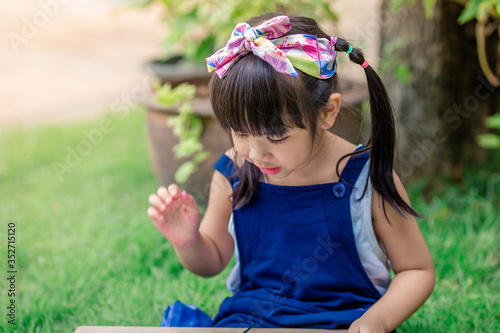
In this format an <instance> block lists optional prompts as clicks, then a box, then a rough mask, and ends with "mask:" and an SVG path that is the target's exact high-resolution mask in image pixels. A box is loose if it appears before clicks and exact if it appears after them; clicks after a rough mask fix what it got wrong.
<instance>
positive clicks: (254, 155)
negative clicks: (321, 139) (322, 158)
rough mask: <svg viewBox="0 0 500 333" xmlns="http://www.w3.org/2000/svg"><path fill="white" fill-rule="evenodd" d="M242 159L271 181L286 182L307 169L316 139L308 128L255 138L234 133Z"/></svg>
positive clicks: (235, 143) (236, 148) (237, 150)
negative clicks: (279, 135) (280, 135)
mask: <svg viewBox="0 0 500 333" xmlns="http://www.w3.org/2000/svg"><path fill="white" fill-rule="evenodd" d="M231 136H232V138H233V142H234V148H235V150H236V152H237V153H238V155H239V156H242V157H243V158H245V160H246V161H247V162H250V163H253V164H255V165H256V166H257V167H258V168H259V169H260V170H261V171H262V173H264V174H266V175H267V177H268V179H269V180H271V179H272V180H285V179H290V177H294V176H295V175H296V174H297V172H298V171H304V170H305V169H307V166H308V165H309V162H310V161H311V157H312V155H313V140H312V137H311V133H310V132H309V131H308V130H306V129H301V128H292V129H290V130H288V132H286V133H285V135H283V136H282V137H270V136H252V135H249V134H238V133H235V132H234V131H231Z"/></svg>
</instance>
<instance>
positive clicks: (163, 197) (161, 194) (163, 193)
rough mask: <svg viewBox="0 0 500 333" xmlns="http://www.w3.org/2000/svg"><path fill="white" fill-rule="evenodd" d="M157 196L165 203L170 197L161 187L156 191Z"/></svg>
mask: <svg viewBox="0 0 500 333" xmlns="http://www.w3.org/2000/svg"><path fill="white" fill-rule="evenodd" d="M156 193H157V194H158V196H159V197H160V198H161V199H162V200H163V201H166V200H167V198H168V197H169V196H170V194H169V193H168V190H167V188H166V187H165V186H161V187H159V188H158V191H157V192H156Z"/></svg>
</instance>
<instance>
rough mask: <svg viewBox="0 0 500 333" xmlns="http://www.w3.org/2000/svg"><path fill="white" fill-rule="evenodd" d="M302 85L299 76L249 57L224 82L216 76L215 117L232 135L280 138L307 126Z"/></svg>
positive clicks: (212, 95) (213, 89)
mask: <svg viewBox="0 0 500 333" xmlns="http://www.w3.org/2000/svg"><path fill="white" fill-rule="evenodd" d="M301 74H302V73H300V72H299V75H301ZM278 76H279V77H278ZM300 85H301V80H299V78H298V77H293V76H290V75H287V74H281V73H278V72H276V71H275V70H274V69H273V68H272V67H271V66H270V65H269V64H267V63H266V62H264V61H262V60H261V59H259V58H257V57H256V56H254V55H253V54H247V55H245V56H243V57H242V58H241V59H239V60H238V61H237V62H236V63H235V64H234V65H233V66H232V67H231V70H230V71H228V73H227V75H226V76H225V77H223V78H222V79H221V78H219V77H218V76H217V75H214V76H213V77H212V79H211V81H210V100H211V103H212V108H213V110H214V115H215V117H216V118H217V120H218V121H219V123H220V125H221V126H222V128H224V129H225V130H226V131H227V132H228V133H229V132H230V131H231V130H233V131H234V132H236V133H238V134H249V135H252V136H276V137H280V136H283V135H285V133H286V132H287V131H288V130H289V129H290V128H294V127H299V128H303V129H305V128H306V127H307V126H306V123H307V122H308V121H307V120H308V119H307V115H305V114H303V111H304V108H303V107H301V105H300V104H302V105H303V103H300V101H302V100H303V98H302V96H299V95H300V91H301V90H302V91H304V89H300Z"/></svg>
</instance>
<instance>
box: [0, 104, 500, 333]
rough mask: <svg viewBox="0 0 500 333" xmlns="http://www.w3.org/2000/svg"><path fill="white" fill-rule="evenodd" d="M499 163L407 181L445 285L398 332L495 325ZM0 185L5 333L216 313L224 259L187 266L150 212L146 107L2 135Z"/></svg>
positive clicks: (499, 275) (498, 322) (151, 322)
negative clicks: (11, 227) (211, 265)
mask: <svg viewBox="0 0 500 333" xmlns="http://www.w3.org/2000/svg"><path fill="white" fill-rule="evenodd" d="M493 160H494V162H496V163H494V162H492V165H491V166H486V167H483V168H475V169H473V170H467V172H466V176H465V180H464V183H463V184H461V185H454V184H453V183H452V182H450V181H449V180H446V179H442V180H432V183H431V180H430V179H424V180H422V181H420V182H418V183H414V184H412V185H411V186H409V187H408V189H409V192H410V196H411V197H412V200H413V203H414V206H415V207H416V208H417V210H419V211H421V212H422V213H423V214H424V215H426V216H427V217H428V219H427V221H424V220H421V222H420V224H421V227H422V230H423V232H424V235H425V237H426V239H427V241H428V244H429V246H430V248H431V251H432V253H433V256H434V260H435V263H436V269H437V276H438V281H437V284H436V288H435V291H434V293H433V295H432V296H431V298H430V299H429V300H428V301H427V303H426V304H425V305H424V307H423V308H421V309H420V310H419V311H418V312H417V313H416V314H415V315H414V316H413V317H411V318H410V319H409V320H408V321H407V322H406V323H404V324H403V325H402V326H401V328H400V329H399V330H398V332H493V331H499V330H500V317H498V314H500V303H499V302H498V299H499V294H498V292H499V290H500V242H499V238H500V237H499V236H500V231H499V229H500V217H499V215H500V214H499V212H500V209H499V206H500V173H499V165H500V158H499V156H495V157H494V158H493V157H492V161H493ZM495 165H496V168H495V167H494V166H495ZM434 183H435V184H440V186H434ZM0 184H1V186H0V202H1V205H0V219H1V222H2V228H1V230H0V237H1V239H2V244H5V245H3V246H2V248H1V250H0V256H1V258H2V259H1V262H2V271H1V275H0V276H1V279H0V290H1V292H0V294H1V296H0V300H1V306H2V309H3V310H2V316H1V318H2V319H1V323H0V327H1V331H6V332H10V331H13V330H14V329H16V328H17V331H18V332H47V333H48V332H51V333H52V332H73V331H74V329H75V328H76V327H77V326H80V325H120V326H158V325H159V323H160V318H161V314H162V311H163V309H164V307H165V306H167V305H168V304H170V303H173V302H174V301H175V300H177V299H179V300H181V301H182V302H184V303H192V304H196V305H199V306H200V307H201V308H202V309H203V310H205V311H206V312H207V313H209V314H210V315H215V313H216V312H217V308H218V305H219V304H220V302H221V301H222V300H223V299H224V297H226V296H228V295H229V293H228V292H227V290H226V289H225V278H226V276H227V274H228V273H229V267H228V269H226V270H225V271H224V272H223V273H222V274H220V275H219V276H217V277H215V278H210V279H205V278H201V277H197V276H194V275H193V274H191V273H189V272H188V271H186V270H184V269H183V268H182V266H181V265H180V264H179V262H178V261H177V258H176V256H175V253H174V251H173V249H172V247H171V245H170V244H169V243H168V242H167V241H165V240H164V239H163V238H162V236H161V235H160V234H159V233H158V232H157V231H156V229H155V228H154V227H153V225H152V224H151V222H150V221H149V219H148V218H147V216H146V210H147V207H148V196H149V194H150V193H151V192H152V191H155V190H156V188H157V183H156V181H155V179H154V177H153V174H152V171H151V166H150V163H149V158H148V153H147V141H146V133H145V126H144V113H143V112H142V111H141V110H135V111H133V112H131V113H129V114H127V115H122V116H121V117H120V116H118V115H113V114H109V115H106V116H103V117H102V118H100V119H98V120H96V121H93V122H87V123H82V124H76V125H69V126H39V127H34V128H30V129H12V130H8V131H4V132H3V133H2V134H0ZM430 185H433V186H430ZM428 188H431V189H432V190H431V191H430V192H429V193H427V195H426V198H424V197H422V195H421V193H422V192H428V191H427V190H425V191H424V189H428ZM9 223H15V226H16V228H15V229H16V235H15V236H16V239H15V244H11V245H15V247H16V258H15V260H16V261H15V267H14V268H15V270H16V272H17V273H15V274H14V275H15V293H16V295H15V302H16V303H15V305H16V318H15V323H16V326H12V325H10V324H8V322H7V321H8V320H10V319H9V317H8V316H6V315H5V313H8V311H9V310H8V309H6V307H7V306H9V304H10V303H8V302H9V301H10V300H11V299H13V298H12V297H9V296H8V290H9V288H10V287H11V285H10V282H9V281H8V280H7V278H8V277H9V276H10V275H11V274H9V273H7V271H8V270H9V268H8V267H7V246H6V244H7V242H4V240H6V239H7V233H8V224H9Z"/></svg>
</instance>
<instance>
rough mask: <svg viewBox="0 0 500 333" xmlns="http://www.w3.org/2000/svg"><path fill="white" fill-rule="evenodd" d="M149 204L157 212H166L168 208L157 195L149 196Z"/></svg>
mask: <svg viewBox="0 0 500 333" xmlns="http://www.w3.org/2000/svg"><path fill="white" fill-rule="evenodd" d="M149 204H150V205H151V206H152V207H154V208H156V209H157V210H164V209H165V208H166V205H165V203H164V202H163V201H162V200H161V199H160V197H159V196H157V195H156V194H151V195H150V196H149Z"/></svg>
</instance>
